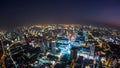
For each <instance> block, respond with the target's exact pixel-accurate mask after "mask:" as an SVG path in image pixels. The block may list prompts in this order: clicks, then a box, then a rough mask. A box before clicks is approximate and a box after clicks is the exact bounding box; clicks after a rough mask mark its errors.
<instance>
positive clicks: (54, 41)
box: [51, 40, 56, 53]
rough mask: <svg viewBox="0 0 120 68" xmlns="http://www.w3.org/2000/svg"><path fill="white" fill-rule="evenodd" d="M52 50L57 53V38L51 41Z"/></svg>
mask: <svg viewBox="0 0 120 68" xmlns="http://www.w3.org/2000/svg"><path fill="white" fill-rule="evenodd" d="M51 51H52V53H56V40H52V41H51Z"/></svg>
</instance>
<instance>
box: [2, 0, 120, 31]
mask: <svg viewBox="0 0 120 68" xmlns="http://www.w3.org/2000/svg"><path fill="white" fill-rule="evenodd" d="M0 10H1V11H0V24H1V25H0V27H1V28H3V29H4V28H5V29H6V28H8V29H9V28H13V27H15V26H21V25H31V24H33V25H34V24H53V23H56V24H61V23H67V24H69V23H70V24H71V23H72V24H73V23H77V24H89V25H96V26H99V25H101V26H103V25H106V26H110V27H115V28H119V27H120V4H119V1H109V0H106V1H103V0H102V1H101V0H97V1H89V0H80V1H74V0H45V1H44V0H10V1H9V0H1V1H0Z"/></svg>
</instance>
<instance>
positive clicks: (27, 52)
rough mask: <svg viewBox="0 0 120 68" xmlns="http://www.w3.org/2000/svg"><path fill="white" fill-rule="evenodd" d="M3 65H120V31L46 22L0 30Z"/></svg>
mask: <svg viewBox="0 0 120 68" xmlns="http://www.w3.org/2000/svg"><path fill="white" fill-rule="evenodd" d="M0 58H1V59H0V68H119V67H120V31H119V30H116V29H112V28H101V27H95V26H91V25H90V26H87V25H79V24H51V25H49V24H46V25H34V26H29V27H27V26H26V27H19V28H16V29H14V30H11V31H1V32H0Z"/></svg>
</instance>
